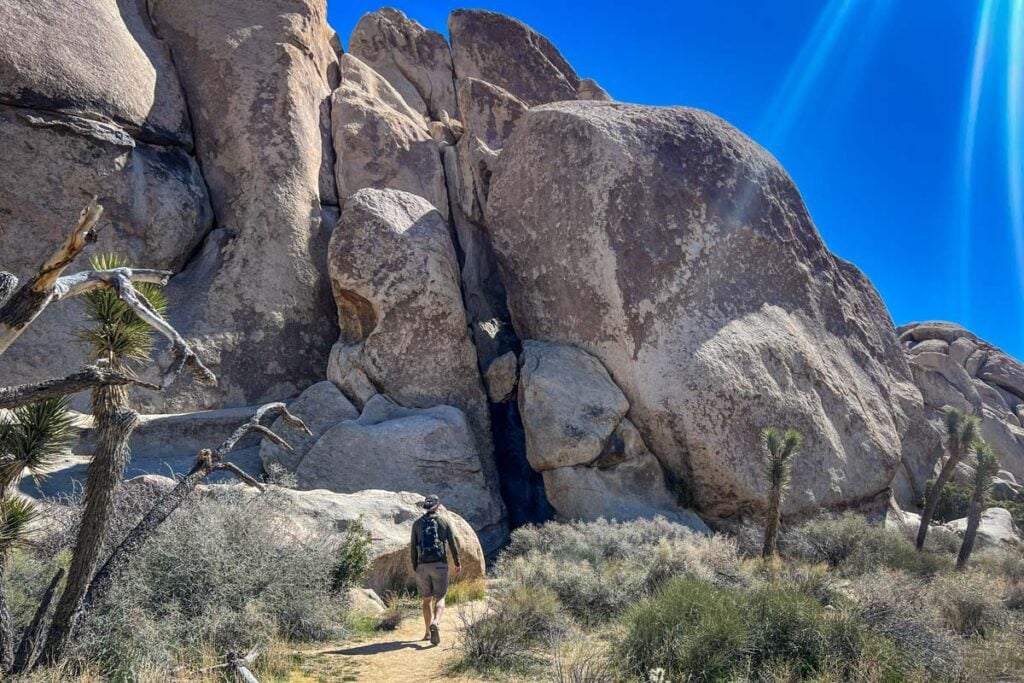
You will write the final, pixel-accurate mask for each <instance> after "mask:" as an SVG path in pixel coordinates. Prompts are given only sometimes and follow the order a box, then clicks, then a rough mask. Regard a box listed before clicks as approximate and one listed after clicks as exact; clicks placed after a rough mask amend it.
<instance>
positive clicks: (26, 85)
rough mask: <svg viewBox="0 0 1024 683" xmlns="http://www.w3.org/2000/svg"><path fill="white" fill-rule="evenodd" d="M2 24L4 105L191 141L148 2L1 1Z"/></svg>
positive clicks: (143, 136)
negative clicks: (153, 24) (150, 17)
mask: <svg viewBox="0 0 1024 683" xmlns="http://www.w3.org/2000/svg"><path fill="white" fill-rule="evenodd" d="M0 26H3V27H4V39H3V40H2V41H0V103H2V104H7V105H13V106H17V107H27V108H31V109H41V110H46V111H49V112H60V113H63V114H72V115H75V116H82V117H84V118H88V119H91V120H96V121H104V122H107V123H112V124H115V125H116V126H118V127H121V128H124V129H125V130H127V131H128V132H129V133H130V134H131V135H132V137H135V138H137V139H139V140H142V141H145V142H153V143H159V144H163V145H178V146H182V147H186V148H187V147H190V146H191V144H192V132H191V129H190V127H189V120H188V111H187V109H186V107H185V100H184V98H183V97H182V94H181V86H180V85H179V83H178V77H177V74H176V73H175V71H174V67H173V65H172V63H171V59H170V55H169V54H168V51H167V48H166V47H165V46H164V45H163V43H162V42H161V41H160V40H158V39H157V37H156V36H155V35H154V34H153V31H152V28H151V26H150V23H149V17H148V16H147V15H146V11H145V2H141V1H140V0H82V1H81V2H75V3H68V2H62V0H10V2H4V3H3V4H2V5H0ZM7 149H11V148H10V147H7ZM6 165H7V164H5V166H6ZM97 189H98V188H97ZM79 199H80V198H79ZM79 208H81V207H79ZM74 215H77V212H76V214H74Z"/></svg>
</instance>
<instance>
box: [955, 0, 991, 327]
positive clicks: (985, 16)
mask: <svg viewBox="0 0 1024 683" xmlns="http://www.w3.org/2000/svg"><path fill="white" fill-rule="evenodd" d="M996 2H997V0H985V1H984V3H983V4H982V6H981V10H980V11H979V14H978V28H977V38H976V39H975V41H974V56H973V59H972V61H971V80H970V92H969V93H968V96H967V100H966V101H965V106H964V128H963V148H962V150H961V156H960V169H961V179H960V209H959V211H960V216H959V219H960V235H959V241H958V246H959V249H958V254H959V257H960V264H959V266H960V268H959V277H960V283H959V284H960V286H959V287H958V291H959V296H960V314H961V315H962V316H963V318H964V322H965V324H970V318H971V315H970V313H971V297H970V291H971V288H970V281H971V240H972V230H971V203H972V199H973V193H974V146H975V143H976V140H977V135H978V116H979V113H980V109H981V94H982V90H983V88H984V85H985V66H986V65H987V64H988V61H989V55H990V53H991V47H992V27H993V26H994V23H995V16H994V13H995V7H996Z"/></svg>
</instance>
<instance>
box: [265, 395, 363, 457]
mask: <svg viewBox="0 0 1024 683" xmlns="http://www.w3.org/2000/svg"><path fill="white" fill-rule="evenodd" d="M288 409H289V410H290V411H291V413H292V414H293V415H295V416H296V417H298V418H299V419H300V420H302V421H303V423H305V425H306V427H307V428H309V431H311V432H312V433H313V434H312V435H309V434H306V433H305V432H303V431H302V430H300V429H297V428H295V427H292V426H290V425H289V424H288V423H287V422H285V421H284V420H283V419H282V418H278V419H277V420H275V421H274V423H273V424H272V425H271V427H270V428H271V429H272V430H274V432H275V433H276V434H277V435H278V436H280V437H282V438H283V439H284V440H285V441H287V442H288V445H289V446H291V447H292V450H291V451H286V450H285V449H283V448H281V447H280V446H278V445H277V444H274V443H272V442H270V441H268V440H266V439H264V440H263V442H262V443H261V444H260V460H261V461H262V462H263V469H264V470H266V471H268V472H269V471H270V469H271V468H272V467H273V466H275V465H276V466H278V467H281V468H283V469H284V470H285V471H288V472H294V471H295V469H296V468H297V467H298V466H299V462H300V461H301V460H302V458H303V456H304V455H305V454H306V451H308V450H309V449H310V448H312V447H313V445H314V444H315V443H316V442H317V440H318V439H319V438H320V437H321V436H323V434H324V432H326V431H327V430H328V429H330V428H331V427H333V426H334V425H336V424H338V423H339V422H343V421H344V420H354V419H355V418H357V417H359V411H358V410H356V408H355V406H353V405H352V403H351V402H349V400H348V399H347V398H345V395H344V394H342V393H341V391H339V390H338V387H336V386H334V383H333V382H317V383H316V384H314V385H313V386H311V387H309V388H308V389H306V390H305V391H303V392H302V394H301V395H300V396H299V397H298V398H297V399H295V400H294V401H293V402H292V403H291V405H289V406H288Z"/></svg>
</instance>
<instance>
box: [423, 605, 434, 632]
mask: <svg viewBox="0 0 1024 683" xmlns="http://www.w3.org/2000/svg"><path fill="white" fill-rule="evenodd" d="M433 613H434V610H433V608H432V607H431V606H430V596H429V595H428V596H427V597H425V598H423V640H430V623H431V617H432V616H433Z"/></svg>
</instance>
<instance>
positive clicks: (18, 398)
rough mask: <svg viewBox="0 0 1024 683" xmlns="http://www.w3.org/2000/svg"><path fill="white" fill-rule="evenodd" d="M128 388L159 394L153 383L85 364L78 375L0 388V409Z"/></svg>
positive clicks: (76, 373) (157, 386) (158, 387)
mask: <svg viewBox="0 0 1024 683" xmlns="http://www.w3.org/2000/svg"><path fill="white" fill-rule="evenodd" d="M121 385H132V386H137V387H143V388H145V389H152V390H154V391H160V389H161V387H160V386H159V385H157V384H151V383H149V382H143V381H142V380H140V379H137V378H135V377H131V376H129V375H125V374H123V373H120V372H118V371H116V370H113V369H111V368H103V367H99V366H97V365H86V366H85V367H84V368H82V369H81V370H79V371H78V372H75V373H72V374H70V375H68V376H67V377H59V378H56V379H48V380H46V381H45V382H38V383H36V384H22V385H19V386H16V387H3V388H0V409H2V408H17V407H18V406H22V405H25V404H27V403H33V402H35V401H42V400H44V399H48V398H59V397H61V396H69V395H71V394H75V393H78V392H79V391H84V390H86V389H95V388H96V387H103V386H121Z"/></svg>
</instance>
